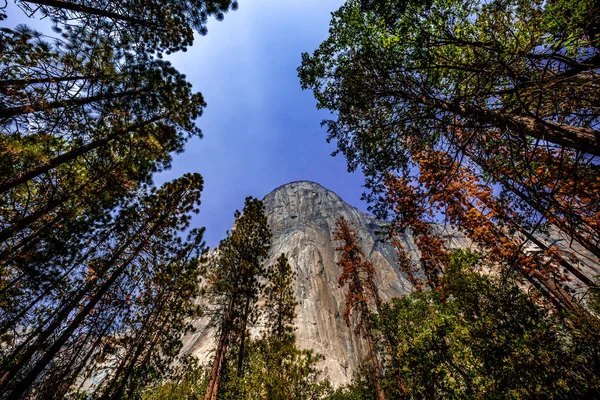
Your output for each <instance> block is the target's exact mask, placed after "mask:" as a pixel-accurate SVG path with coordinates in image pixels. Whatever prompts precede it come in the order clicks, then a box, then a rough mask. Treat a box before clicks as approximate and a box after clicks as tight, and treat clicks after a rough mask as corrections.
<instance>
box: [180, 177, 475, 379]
mask: <svg viewBox="0 0 600 400" xmlns="http://www.w3.org/2000/svg"><path fill="white" fill-rule="evenodd" d="M264 204H265V208H266V211H267V214H268V222H269V226H270V228H271V231H272V235H273V236H272V242H271V251H270V255H269V259H268V260H266V262H267V263H273V262H274V261H275V259H276V258H277V257H278V256H279V255H280V254H281V253H285V254H286V255H287V257H288V259H289V260H290V264H291V265H292V268H293V269H294V270H295V271H296V273H297V279H296V288H295V289H296V297H297V301H298V307H297V313H298V318H297V320H296V328H297V329H296V335H297V340H298V345H299V347H302V348H307V349H313V350H315V351H316V352H318V353H320V354H322V355H323V356H324V357H325V359H324V360H323V361H322V362H321V365H320V366H321V368H322V369H323V372H324V374H325V375H326V376H327V377H328V378H329V379H330V380H331V382H332V383H333V384H334V385H339V384H344V383H347V382H349V380H350V379H351V377H352V373H353V371H354V370H355V369H356V367H357V366H358V365H359V363H360V362H361V360H362V359H364V357H365V355H366V354H365V348H364V343H362V340H360V339H357V338H356V337H355V335H353V334H352V332H351V330H350V329H349V328H348V327H347V326H346V324H345V322H344V320H343V318H342V316H341V314H342V312H343V309H344V289H343V288H339V287H338V278H339V276H340V274H341V270H340V268H339V267H338V266H337V265H336V264H335V261H336V260H337V257H336V254H335V247H336V245H337V244H336V243H335V242H334V241H333V232H334V230H335V223H336V221H337V220H338V218H339V217H340V216H344V217H345V218H346V219H348V220H349V221H351V222H352V223H353V224H354V226H355V227H356V228H357V230H358V233H359V236H360V239H361V243H360V244H361V246H362V248H363V249H364V250H365V253H366V254H367V256H368V257H369V258H370V259H371V260H372V261H373V263H374V265H375V268H376V270H377V281H378V282H377V283H378V285H379V288H380V290H381V296H382V298H384V299H387V298H390V297H395V296H399V295H402V294H405V293H408V292H409V291H410V290H411V289H412V288H411V285H410V283H409V282H408V280H407V279H406V277H404V276H403V275H402V273H400V272H399V271H398V268H397V267H396V263H395V251H394V248H393V247H392V245H391V244H390V243H387V242H386V241H384V240H382V238H381V237H380V236H379V235H377V232H378V231H379V230H380V229H381V227H382V224H383V222H381V221H378V220H377V219H375V218H374V217H373V216H371V215H368V214H366V213H364V212H361V211H359V210H358V209H356V208H354V207H352V206H351V205H349V204H347V203H346V202H344V201H343V200H342V199H341V198H340V197H339V196H338V195H337V194H335V193H334V192H332V191H330V190H327V189H325V188H324V187H322V186H321V185H319V184H317V183H313V182H308V181H298V182H291V183H288V184H286V185H283V186H280V187H278V188H277V189H275V190H273V191H272V192H271V193H269V194H268V195H267V196H266V197H265V198H264ZM405 241H406V246H407V247H408V248H410V249H414V245H413V244H412V242H411V241H410V238H405ZM454 245H456V246H465V245H466V243H464V241H463V240H461V239H460V237H459V236H454ZM194 324H195V325H196V327H197V328H198V329H197V331H196V332H195V333H194V334H192V335H189V336H187V337H186V338H184V351H185V352H187V353H191V354H193V355H195V356H197V357H199V358H200V359H201V360H207V359H208V358H209V357H210V355H211V351H212V350H213V347H214V342H213V339H212V338H213V334H212V332H208V331H207V329H206V328H205V326H206V321H205V320H198V321H195V322H194ZM259 329H260V327H256V328H255V331H256V332H258V330H259Z"/></svg>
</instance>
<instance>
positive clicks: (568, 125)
mask: <svg viewBox="0 0 600 400" xmlns="http://www.w3.org/2000/svg"><path fill="white" fill-rule="evenodd" d="M597 10H598V5H597V4H595V3H594V2H578V3H577V4H575V5H571V4H567V3H566V2H563V1H558V2H553V3H547V2H541V1H534V2H529V3H527V4H525V3H523V2H520V1H516V0H515V1H508V2H507V1H492V2H487V1H474V2H472V1H457V2H452V4H450V3H447V2H445V1H431V2H419V1H407V2H404V1H402V2H401V1H395V0H391V1H383V2H377V4H375V3H374V2H365V1H359V0H356V1H354V0H353V1H348V2H346V4H345V5H344V6H342V7H341V8H340V9H339V10H338V11H337V12H336V13H334V15H333V19H332V22H331V30H330V37H329V38H328V39H327V40H325V41H324V42H323V43H322V44H321V46H320V47H319V48H318V49H317V50H316V51H315V52H314V53H313V54H312V55H308V54H304V55H303V62H302V66H301V67H300V68H299V76H300V79H301V82H302V86H303V87H304V88H310V89H312V90H313V92H314V94H315V97H316V99H317V101H318V107H319V108H328V109H330V110H331V111H335V112H334V114H335V115H336V118H335V119H334V120H330V121H327V122H326V125H327V127H328V133H329V139H334V140H335V141H336V142H337V144H338V151H339V152H342V153H343V154H344V155H345V156H346V158H347V161H348V166H349V168H350V169H351V170H354V169H357V168H361V169H362V171H363V172H364V174H365V176H366V187H367V188H368V189H370V193H367V194H366V197H367V199H368V200H370V201H372V202H373V203H372V207H373V210H374V211H375V213H376V215H377V216H378V217H381V218H384V219H385V218H387V217H388V216H389V214H392V215H393V217H394V218H395V219H396V220H397V225H396V226H397V228H398V229H396V230H395V232H393V233H392V235H394V234H396V235H399V234H403V233H404V229H405V228H410V229H412V230H414V232H415V239H416V244H417V246H418V247H419V249H420V250H421V252H422V254H425V255H426V256H427V259H421V260H419V262H415V260H412V259H409V258H407V257H406V255H405V253H404V250H403V249H401V248H400V247H401V246H402V244H401V241H400V240H398V239H396V245H397V247H398V248H399V261H400V263H401V266H402V269H403V271H404V272H406V273H407V274H408V276H409V278H410V279H411V281H413V283H414V284H415V285H416V286H417V287H420V285H422V283H423V282H421V279H420V277H418V276H417V275H416V274H415V270H417V269H419V268H422V269H423V270H424V272H425V274H426V275H427V283H429V284H431V285H433V286H435V287H437V286H439V285H438V284H437V283H436V280H438V281H439V279H438V278H436V277H437V276H439V275H440V273H441V272H442V271H443V269H444V265H446V264H447V263H448V251H447V250H448V249H447V248H445V244H444V240H443V239H444V238H443V237H441V235H439V234H437V233H436V232H434V231H432V229H431V225H430V224H429V222H435V221H439V220H440V219H445V220H446V221H452V222H453V223H456V224H457V227H459V228H462V227H463V226H464V230H465V233H466V234H467V236H469V237H470V238H472V239H473V240H474V241H475V242H477V243H479V244H480V245H484V246H487V247H488V248H489V249H493V248H495V250H494V251H495V252H496V255H495V256H494V257H500V258H503V261H502V262H503V263H504V264H505V265H509V267H510V268H511V269H515V270H517V271H520V272H521V273H522V274H524V275H525V278H526V279H527V280H529V281H530V282H531V284H533V285H536V286H537V287H538V289H539V290H540V291H541V292H543V293H545V294H547V296H546V297H549V298H550V301H553V302H560V303H563V304H562V305H560V306H559V307H567V308H570V307H577V304H576V303H577V302H578V301H577V299H573V298H572V296H571V295H570V294H569V293H568V291H569V290H568V288H567V289H565V288H564V284H563V283H564V282H563V281H564V280H565V279H566V280H574V281H576V282H577V284H581V285H583V286H588V287H596V285H595V283H594V282H593V281H592V280H591V279H590V278H589V277H586V276H585V275H584V274H582V273H581V272H580V271H579V269H578V267H577V264H578V263H579V262H585V259H584V258H583V257H582V256H581V255H578V254H577V253H576V252H574V251H565V249H558V248H557V247H556V246H553V245H552V244H551V243H549V242H550V241H548V240H546V239H544V236H545V235H547V234H548V233H549V232H555V231H556V229H558V230H560V231H561V235H564V236H565V237H567V238H568V240H567V241H566V242H568V241H569V240H570V241H571V243H573V242H575V243H579V244H581V245H582V246H583V247H584V248H585V249H587V250H588V251H590V252H591V253H592V254H594V255H598V254H600V246H599V243H600V242H599V240H600V238H599V237H598V229H597V226H598V223H597V221H598V216H599V215H600V206H599V204H598V202H597V201H596V198H597V197H598V194H599V193H600V188H599V186H598V155H599V154H600V152H599V148H600V147H599V142H598V131H597V128H598V118H599V115H598V113H597V112H596V110H595V109H594V107H593V104H595V103H596V102H597V97H598V90H596V89H597V84H596V83H597V80H598V74H597V72H598V68H599V65H600V64H599V53H598V52H599V51H600V47H599V46H598V43H599V42H598V35H597V30H598V26H599V25H598V19H597V18H589V19H587V18H585V17H583V16H584V15H596V14H597V13H596V11H597ZM501 38H509V39H507V40H504V39H501ZM567 43H568V44H567ZM434 155H436V156H435V157H434ZM440 155H443V156H440ZM426 160H428V161H426ZM442 182H443V183H442ZM386 183H387V186H386ZM461 185H462V188H461V187H460V186H461ZM446 186H449V187H451V188H452V190H451V191H448V190H447V188H446ZM394 191H395V193H394ZM450 192H451V193H452V194H450ZM390 199H393V201H388V200H390ZM430 200H432V201H430ZM482 226H485V227H486V229H485V232H484V229H483V228H481V227H482ZM478 228H479V229H478ZM486 232H487V237H486ZM515 232H518V234H517V235H516V236H515ZM513 236H514V237H513ZM483 242H485V243H486V244H484V243H483ZM494 243H495V244H497V245H498V246H500V247H502V249H501V250H500V249H499V248H498V247H497V246H495V244H494ZM528 244H533V245H535V246H536V247H538V248H539V249H540V251H539V252H538V254H532V253H531V252H528V251H525V249H526V248H527V247H528ZM496 250H497V251H496ZM511 258H512V261H511V262H507V260H509V259H511ZM515 259H516V260H518V262H515V261H514V260H515ZM532 263H533V264H532ZM563 270H566V273H563V272H562V271H563Z"/></svg>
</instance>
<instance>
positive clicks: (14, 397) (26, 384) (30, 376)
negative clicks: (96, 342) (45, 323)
mask: <svg viewBox="0 0 600 400" xmlns="http://www.w3.org/2000/svg"><path fill="white" fill-rule="evenodd" d="M156 228H158V227H156ZM153 233H154V232H152V233H151V234H150V235H149V236H151V235H152V234H153ZM146 242H147V238H146V240H144V242H142V243H141V244H140V245H139V246H138V247H137V249H136V251H135V252H134V253H133V254H132V255H131V256H129V258H128V259H127V260H126V261H125V262H124V263H123V264H122V265H121V266H120V267H119V268H118V269H117V270H116V271H114V272H113V273H112V274H111V276H110V278H109V279H108V280H106V282H104V283H103V284H102V286H100V288H99V289H98V291H96V293H95V294H94V296H93V297H92V298H91V299H90V301H88V303H87V304H86V305H85V307H83V309H82V310H81V311H80V312H79V313H77V315H76V316H75V318H74V319H73V321H72V322H71V323H70V324H69V326H68V327H67V329H65V331H64V332H63V333H62V334H61V335H60V336H59V337H58V339H57V340H56V341H55V342H54V343H53V344H52V345H51V346H50V347H49V348H48V350H47V351H46V352H45V353H44V355H43V356H42V357H41V358H40V359H39V360H38V361H37V362H36V363H35V365H34V366H33V368H32V369H31V370H30V371H29V373H27V375H26V376H25V377H24V378H23V379H22V380H21V381H20V382H19V384H18V385H17V387H16V388H15V389H14V390H13V391H12V392H11V393H10V395H9V396H8V397H7V400H18V399H19V398H20V397H21V396H22V395H23V394H24V393H25V392H26V391H27V390H28V389H29V388H30V387H31V385H33V383H34V382H35V380H36V379H37V377H38V376H39V374H40V373H41V372H42V371H43V370H44V369H45V368H46V366H47V365H48V364H49V363H50V361H52V359H53V358H54V356H55V355H56V353H58V352H59V351H60V349H61V348H62V346H63V345H64V344H65V343H66V342H67V340H68V339H69V338H70V337H71V335H72V334H73V332H74V331H75V330H76V329H77V328H79V326H80V325H81V324H82V323H83V321H84V319H85V318H86V317H87V316H88V315H89V314H90V312H91V311H92V310H93V309H94V307H96V304H98V302H99V301H100V300H101V299H102V297H104V295H105V294H106V293H107V292H108V290H109V289H110V288H111V287H112V285H113V284H114V283H115V282H116V281H117V279H118V278H120V277H121V275H122V274H123V273H124V272H125V270H126V269H127V267H128V266H129V264H131V262H132V261H133V260H134V259H135V258H136V257H137V256H138V254H139V253H140V251H141V250H142V248H143V247H144V246H145V244H146Z"/></svg>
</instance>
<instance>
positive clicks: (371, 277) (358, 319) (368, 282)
mask: <svg viewBox="0 0 600 400" xmlns="http://www.w3.org/2000/svg"><path fill="white" fill-rule="evenodd" d="M336 227H337V230H336V231H335V232H334V237H333V238H334V240H338V241H341V242H342V244H341V246H339V247H337V248H336V249H335V250H336V251H338V252H340V260H339V261H338V262H337V263H336V264H337V265H339V266H340V267H341V268H342V274H341V276H340V279H339V281H338V284H339V286H340V287H344V286H346V285H348V289H347V291H346V308H345V309H344V313H343V317H344V320H345V321H346V325H348V327H350V326H351V325H352V323H353V322H352V317H354V325H355V327H354V332H355V333H356V334H357V335H361V336H362V337H363V338H364V339H365V340H366V341H367V346H368V348H369V357H370V361H371V364H372V366H373V369H374V370H375V380H376V382H375V385H376V390H377V398H378V399H379V400H384V399H385V394H384V392H383V389H382V387H381V369H380V366H379V360H378V358H377V351H376V349H375V341H374V338H373V332H372V331H373V326H372V318H371V314H372V313H373V312H375V311H377V310H378V309H379V308H380V307H381V299H380V297H379V292H378V289H377V284H376V283H375V268H374V267H373V263H371V262H370V261H369V260H367V257H366V256H365V253H364V252H363V250H362V249H361V248H360V245H359V238H358V233H357V232H356V229H355V228H354V227H352V226H351V225H350V224H349V223H348V222H347V221H346V219H345V218H344V217H343V216H342V217H340V219H339V220H338V221H337V223H336Z"/></svg>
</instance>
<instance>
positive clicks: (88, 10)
mask: <svg viewBox="0 0 600 400" xmlns="http://www.w3.org/2000/svg"><path fill="white" fill-rule="evenodd" d="M21 1H23V2H25V3H32V4H39V5H41V6H47V7H55V8H62V9H64V10H69V11H75V12H80V13H84V14H92V15H97V16H99V17H106V18H110V19H114V20H118V21H125V22H129V23H132V24H134V25H143V26H147V27H154V28H158V26H157V25H156V24H153V23H151V22H150V21H146V20H143V19H139V18H134V17H129V16H127V15H121V14H117V13H114V12H111V11H106V10H102V9H100V8H94V7H88V6H84V5H82V4H77V3H72V2H67V1H63V0H21Z"/></svg>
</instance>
